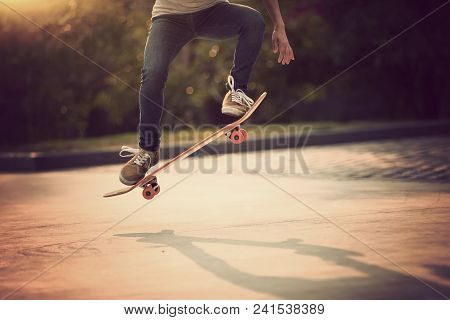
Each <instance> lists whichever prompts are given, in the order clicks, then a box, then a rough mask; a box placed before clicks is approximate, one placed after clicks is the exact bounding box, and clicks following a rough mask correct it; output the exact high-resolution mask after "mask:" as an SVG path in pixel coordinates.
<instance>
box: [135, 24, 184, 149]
mask: <svg viewBox="0 0 450 320" xmlns="http://www.w3.org/2000/svg"><path fill="white" fill-rule="evenodd" d="M190 29H191V28H190V27H189V26H188V25H185V23H184V21H183V19H182V18H181V17H180V18H179V19H178V18H177V17H172V16H161V17H158V18H157V19H155V20H154V21H153V23H152V25H151V27H150V31H149V35H148V39H147V44H146V46H145V53H144V66H143V68H142V78H141V87H140V92H139V109H140V121H139V146H140V147H141V148H142V149H145V150H148V151H156V150H158V149H159V145H160V137H161V130H160V126H161V117H162V113H163V109H164V88H165V85H166V81H167V76H168V73H169V65H170V63H171V62H172V60H173V59H174V58H175V56H176V55H177V54H178V52H179V51H180V50H181V48H182V47H183V46H184V45H185V44H186V43H188V42H189V41H190V40H191V39H192V38H193V33H192V32H191V31H190Z"/></svg>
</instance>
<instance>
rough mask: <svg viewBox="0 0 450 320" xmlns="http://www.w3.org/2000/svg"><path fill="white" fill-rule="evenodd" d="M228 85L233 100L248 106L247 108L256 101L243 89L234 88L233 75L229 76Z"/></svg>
mask: <svg viewBox="0 0 450 320" xmlns="http://www.w3.org/2000/svg"><path fill="white" fill-rule="evenodd" d="M228 86H229V88H230V93H231V101H232V102H236V103H239V104H240V105H242V106H245V107H247V109H249V108H250V107H251V106H252V105H253V104H254V103H255V101H253V99H252V98H250V97H249V96H247V95H246V94H245V92H244V91H242V90H241V89H237V90H234V78H233V77H232V76H231V75H229V76H228Z"/></svg>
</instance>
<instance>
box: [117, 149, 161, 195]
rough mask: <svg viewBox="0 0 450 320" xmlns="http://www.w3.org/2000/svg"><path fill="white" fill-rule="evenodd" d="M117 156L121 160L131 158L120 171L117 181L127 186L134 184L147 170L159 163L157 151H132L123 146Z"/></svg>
mask: <svg viewBox="0 0 450 320" xmlns="http://www.w3.org/2000/svg"><path fill="white" fill-rule="evenodd" d="M119 155H120V156H121V157H123V158H125V157H133V158H131V160H130V161H128V162H127V164H126V165H125V166H124V167H123V168H122V170H121V171H120V176H119V180H120V182H122V183H123V184H125V185H127V186H132V185H134V184H136V183H137V182H138V181H139V180H141V179H142V178H144V177H145V174H146V173H147V171H148V169H150V167H153V166H154V165H156V164H157V163H158V161H159V151H156V152H149V151H146V150H144V149H140V148H139V149H133V148H130V147H127V146H123V147H122V149H121V150H120V153H119Z"/></svg>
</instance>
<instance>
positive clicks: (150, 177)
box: [103, 92, 267, 199]
mask: <svg viewBox="0 0 450 320" xmlns="http://www.w3.org/2000/svg"><path fill="white" fill-rule="evenodd" d="M266 96H267V92H264V93H263V94H262V95H261V96H260V97H259V98H258V99H257V100H256V101H255V103H254V104H253V106H252V107H251V109H250V110H249V111H247V113H246V114H244V115H243V116H242V117H241V118H239V119H237V120H236V121H234V122H232V123H230V124H227V125H226V126H224V127H223V128H221V129H219V130H217V131H216V132H214V133H212V134H211V135H209V136H208V137H206V138H205V139H203V140H201V141H200V142H198V143H196V144H195V145H193V146H192V147H190V148H189V149H187V150H185V151H183V152H182V153H180V154H179V155H177V156H176V157H174V158H172V159H171V160H169V161H167V162H166V163H164V164H163V165H162V166H160V167H158V168H155V169H153V170H152V171H150V172H149V173H147V175H146V176H145V177H144V178H142V179H141V180H140V181H138V182H137V183H136V184H135V185H133V186H129V187H125V188H122V189H119V190H116V191H112V192H109V193H106V194H104V195H103V197H105V198H109V197H115V196H119V195H122V194H125V193H128V192H130V191H132V190H134V189H136V188H137V187H144V188H145V187H146V186H147V185H148V187H149V188H150V191H149V193H148V196H149V198H147V197H146V195H145V190H144V197H145V198H147V199H151V198H153V197H154V196H155V195H156V194H158V193H159V186H158V185H157V183H156V175H157V174H158V173H160V172H162V171H163V170H165V169H166V168H168V167H170V166H171V165H172V164H174V163H175V162H176V161H177V160H182V159H184V158H187V157H188V156H190V155H191V154H193V153H194V152H196V151H198V150H200V149H201V148H203V147H204V146H206V145H207V144H208V143H210V142H212V141H214V140H216V139H218V138H219V137H221V136H223V135H225V134H227V133H229V132H232V131H233V133H234V129H236V130H238V131H239V132H238V131H236V134H234V135H233V134H232V135H231V137H230V139H235V140H239V139H242V142H243V141H245V139H246V137H247V133H246V132H245V130H242V129H239V126H240V124H241V123H243V122H244V121H246V120H247V119H248V118H250V116H251V115H252V114H253V112H255V110H256V109H258V107H259V106H260V105H261V103H262V102H263V101H264V99H265V98H266ZM151 185H152V186H153V188H152V187H151ZM155 190H156V191H155Z"/></svg>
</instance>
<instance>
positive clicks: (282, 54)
mask: <svg viewBox="0 0 450 320" xmlns="http://www.w3.org/2000/svg"><path fill="white" fill-rule="evenodd" d="M272 50H273V53H277V52H278V53H279V56H278V63H281V64H282V65H286V64H289V63H290V62H291V61H292V60H295V57H294V51H293V50H292V48H291V45H290V44H289V40H288V37H287V35H286V31H285V29H284V28H275V30H274V31H273V34H272Z"/></svg>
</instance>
